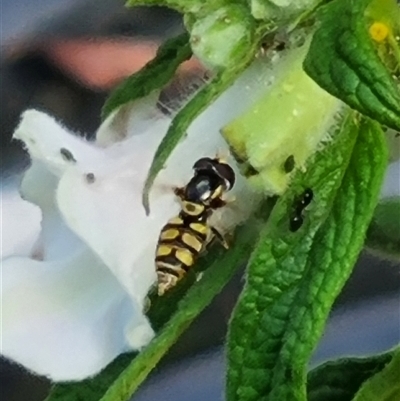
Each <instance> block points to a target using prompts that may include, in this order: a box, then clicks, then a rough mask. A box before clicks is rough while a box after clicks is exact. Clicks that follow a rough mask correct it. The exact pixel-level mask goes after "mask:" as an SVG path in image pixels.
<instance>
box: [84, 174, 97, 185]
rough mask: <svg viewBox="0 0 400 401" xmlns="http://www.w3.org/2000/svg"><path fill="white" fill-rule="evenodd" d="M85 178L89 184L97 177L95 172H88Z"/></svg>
mask: <svg viewBox="0 0 400 401" xmlns="http://www.w3.org/2000/svg"><path fill="white" fill-rule="evenodd" d="M85 178H86V182H87V183H88V184H93V183H94V182H95V181H96V177H95V175H94V174H93V173H87V174H86V175H85Z"/></svg>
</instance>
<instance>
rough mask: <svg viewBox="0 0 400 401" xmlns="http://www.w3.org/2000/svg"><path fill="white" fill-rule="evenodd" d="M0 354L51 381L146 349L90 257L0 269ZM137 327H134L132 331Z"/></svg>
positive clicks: (134, 314)
mask: <svg viewBox="0 0 400 401" xmlns="http://www.w3.org/2000/svg"><path fill="white" fill-rule="evenodd" d="M2 292H3V293H2V324H3V327H2V353H3V354H4V355H5V356H6V357H9V358H11V359H12V360H14V361H16V362H18V363H21V364H23V365H24V366H25V367H27V368H28V369H31V370H33V371H34V372H36V373H38V374H41V375H45V376H48V377H50V378H51V379H53V380H57V381H58V380H80V379H83V378H86V377H87V376H91V375H94V374H96V373H97V372H98V371H99V370H101V369H102V368H104V366H106V365H107V364H108V363H109V362H110V361H111V360H112V359H114V358H115V357H116V356H117V355H118V354H120V353H121V352H124V351H126V350H127V349H128V344H127V341H126V339H125V331H126V330H129V325H132V324H133V325H134V327H135V328H137V327H139V329H138V330H137V331H136V337H135V338H133V340H132V342H136V345H137V346H141V345H143V343H147V342H148V341H149V338H148V337H149V333H152V331H151V328H150V327H149V324H148V322H147V321H146V320H143V316H142V314H141V311H138V310H137V309H135V308H134V307H133V306H132V303H131V301H130V299H129V297H128V296H127V295H126V293H125V291H123V290H122V288H121V287H120V285H119V284H118V282H117V281H116V280H115V279H113V277H112V276H111V275H110V274H109V272H108V270H107V269H106V268H105V267H104V266H103V265H102V263H101V262H100V261H99V260H98V259H97V258H96V257H94V255H93V254H91V253H90V252H88V251H87V252H83V253H79V254H76V255H73V256H71V257H70V259H69V260H65V261H60V262H38V261H34V260H31V259H28V258H19V257H12V258H9V259H7V260H6V261H4V263H3V285H2ZM132 322H134V323H132Z"/></svg>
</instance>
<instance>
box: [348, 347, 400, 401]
mask: <svg viewBox="0 0 400 401" xmlns="http://www.w3.org/2000/svg"><path fill="white" fill-rule="evenodd" d="M399 373H400V350H397V351H396V352H394V354H393V358H392V360H391V361H390V362H389V363H388V364H387V365H386V366H385V367H384V368H383V369H382V370H381V371H380V372H379V373H376V374H375V375H374V376H372V377H371V378H370V379H369V380H367V381H366V382H365V383H364V384H363V385H362V387H361V389H360V390H359V391H358V393H357V394H356V396H355V397H354V399H353V401H398V400H399V399H400V380H399Z"/></svg>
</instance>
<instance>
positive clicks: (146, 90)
mask: <svg viewBox="0 0 400 401" xmlns="http://www.w3.org/2000/svg"><path fill="white" fill-rule="evenodd" d="M191 56H192V51H191V49H190V45H189V35H188V34H187V33H183V34H181V35H179V36H177V37H175V38H172V39H170V40H167V41H166V42H165V43H164V44H163V45H162V46H160V48H159V49H158V51H157V55H156V57H155V58H154V59H153V60H151V61H150V62H149V63H147V64H146V65H145V66H144V67H143V68H142V69H141V70H140V71H139V72H137V73H136V74H133V75H131V76H130V77H128V78H127V79H125V80H124V81H123V82H122V83H121V84H120V85H119V86H118V87H117V88H116V89H115V90H114V91H113V92H112V93H111V95H110V97H109V98H108V99H107V101H106V102H105V104H104V106H103V110H102V118H103V120H104V119H105V118H106V117H108V116H109V115H110V114H111V113H112V112H113V111H114V110H115V109H117V108H118V107H120V106H122V105H124V104H126V103H128V102H132V101H134V100H137V99H140V98H142V97H144V96H147V95H149V94H150V93H151V92H153V91H154V90H156V89H159V88H162V87H163V86H165V85H166V84H167V83H168V82H169V81H170V79H171V78H172V77H173V75H174V74H175V71H176V70H177V68H178V67H179V66H180V65H181V64H182V63H183V62H184V61H185V60H188V59H189V58H190V57H191Z"/></svg>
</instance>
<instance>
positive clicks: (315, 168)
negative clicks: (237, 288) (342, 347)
mask: <svg viewBox="0 0 400 401" xmlns="http://www.w3.org/2000/svg"><path fill="white" fill-rule="evenodd" d="M334 138H335V139H334V140H333V142H332V143H330V144H329V145H327V146H326V147H325V148H324V149H323V150H322V151H321V152H320V153H317V154H316V155H315V157H314V159H313V161H311V162H310V164H309V165H308V168H307V172H305V173H304V174H302V173H299V174H298V175H297V177H296V178H295V179H294V181H293V184H292V185H293V188H291V190H289V191H288V192H287V193H285V195H284V196H283V197H282V198H281V199H280V200H279V201H278V203H277V205H276V207H275V208H274V210H273V213H272V214H271V217H270V220H269V221H268V224H267V226H266V227H265V229H264V231H263V232H262V234H261V236H260V241H259V243H258V245H257V246H256V249H255V251H254V253H253V255H252V258H251V261H250V263H249V267H248V276H247V282H246V286H245V288H244V291H243V293H242V295H241V297H240V300H239V302H238V305H237V307H236V309H235V312H234V315H233V319H232V322H231V325H230V330H229V337H228V338H229V342H228V352H227V354H228V362H229V370H228V377H227V395H228V400H229V401H236V400H240V401H253V400H254V401H256V400H257V401H263V400H268V401H286V400H287V401H298V400H302V401H305V400H306V388H305V382H306V365H307V362H308V360H309V357H310V355H311V353H312V351H313V349H314V347H315V345H316V343H317V341H318V339H319V337H320V335H321V333H322V331H323V327H324V324H325V321H326V319H327V316H328V314H329V311H330V308H331V306H332V304H333V302H334V300H335V298H336V297H337V295H338V294H339V292H340V290H341V288H342V287H343V285H344V284H345V282H346V280H347V279H348V277H349V275H350V273H351V271H352V269H353V266H354V264H355V262H356V259H357V256H358V254H359V252H360V250H361V249H362V246H363V243H364V237H365V232H366V230H367V227H368V224H369V222H370V220H371V218H372V214H373V210H374V208H375V205H376V202H377V200H378V195H379V190H380V185H381V182H382V179H383V175H384V171H385V167H386V162H387V149H386V146H385V141H384V137H383V133H382V130H381V129H380V126H379V124H377V123H375V122H372V121H371V120H367V119H362V120H361V121H359V119H357V118H355V116H354V114H353V113H351V114H350V115H349V116H348V117H347V118H346V119H345V121H344V124H343V126H341V127H340V128H339V129H338V132H337V133H336V135H335V137H334ZM305 188H312V190H313V192H314V199H313V201H312V203H311V204H310V206H309V208H307V210H306V211H305V212H304V218H305V223H304V225H303V227H302V228H300V229H299V230H298V231H297V232H291V231H290V230H289V219H290V217H291V216H293V213H294V209H295V205H293V202H294V201H295V202H296V199H298V196H299V195H300V194H302V193H303V191H304V189H305ZM297 202H298V201H297Z"/></svg>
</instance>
